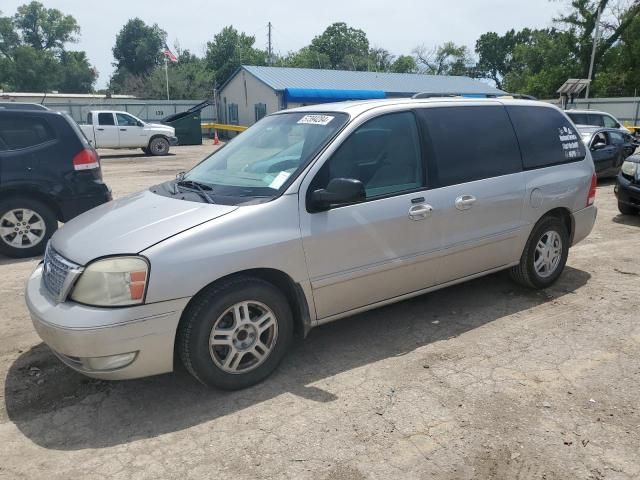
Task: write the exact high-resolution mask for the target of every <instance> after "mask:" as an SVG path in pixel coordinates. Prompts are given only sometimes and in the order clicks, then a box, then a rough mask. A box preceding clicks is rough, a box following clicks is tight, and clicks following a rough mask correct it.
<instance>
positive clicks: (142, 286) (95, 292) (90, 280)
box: [71, 257, 149, 307]
mask: <svg viewBox="0 0 640 480" xmlns="http://www.w3.org/2000/svg"><path fill="white" fill-rule="evenodd" d="M148 278H149V264H148V263H147V261H146V260H145V259H144V258H142V257H111V258H105V259H103V260H98V261H95V262H93V263H90V264H89V266H87V268H85V269H84V271H83V272H82V274H81V275H80V278H79V279H78V282H77V283H76V286H75V287H74V288H73V291H72V292H71V300H74V301H76V302H79V303H84V304H86V305H93V306H96V307H120V306H124V305H139V304H141V303H142V302H143V301H144V294H145V291H146V289H147V280H148Z"/></svg>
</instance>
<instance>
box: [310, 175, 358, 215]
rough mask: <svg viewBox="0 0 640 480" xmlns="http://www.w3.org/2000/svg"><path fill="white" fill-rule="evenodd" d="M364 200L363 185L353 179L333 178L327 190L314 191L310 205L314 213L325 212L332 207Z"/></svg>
mask: <svg viewBox="0 0 640 480" xmlns="http://www.w3.org/2000/svg"><path fill="white" fill-rule="evenodd" d="M365 198H366V194H365V191H364V185H363V184H362V182H361V181H360V180H356V179H355V178H333V179H331V181H329V184H328V185H327V188H320V189H318V190H315V191H314V192H313V194H312V195H311V203H312V206H313V208H314V210H316V211H321V210H326V209H328V208H329V207H331V206H333V205H343V204H346V203H355V202H361V201H363V200H364V199H365Z"/></svg>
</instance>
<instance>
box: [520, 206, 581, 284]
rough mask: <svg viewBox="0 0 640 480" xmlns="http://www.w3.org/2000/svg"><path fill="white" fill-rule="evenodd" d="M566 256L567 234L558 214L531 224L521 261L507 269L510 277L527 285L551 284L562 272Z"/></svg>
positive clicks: (567, 249) (567, 250)
mask: <svg viewBox="0 0 640 480" xmlns="http://www.w3.org/2000/svg"><path fill="white" fill-rule="evenodd" d="M568 256H569V234H568V232H567V228H566V226H565V225H564V223H563V222H562V220H560V219H559V218H557V217H552V216H548V217H544V218H542V219H541V220H540V221H539V222H538V223H537V224H536V226H535V227H534V228H533V231H532V232H531V235H529V239H528V240H527V244H526V245H525V247H524V251H523V252H522V256H521V257H520V263H519V264H518V265H516V266H515V267H512V268H511V270H510V271H509V274H510V276H511V278H512V279H513V280H514V281H515V282H517V283H519V284H520V285H523V286H525V287H529V288H535V289H542V288H547V287H549V286H551V285H553V284H554V283H555V282H556V280H558V278H559V277H560V275H561V274H562V271H563V270H564V266H565V264H566V263H567V257H568Z"/></svg>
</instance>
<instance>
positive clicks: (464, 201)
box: [455, 195, 476, 210]
mask: <svg viewBox="0 0 640 480" xmlns="http://www.w3.org/2000/svg"><path fill="white" fill-rule="evenodd" d="M455 203H456V208H457V209H458V210H469V209H470V208H471V207H473V204H474V203H476V197H474V196H473V195H461V196H459V197H458V198H456V202H455Z"/></svg>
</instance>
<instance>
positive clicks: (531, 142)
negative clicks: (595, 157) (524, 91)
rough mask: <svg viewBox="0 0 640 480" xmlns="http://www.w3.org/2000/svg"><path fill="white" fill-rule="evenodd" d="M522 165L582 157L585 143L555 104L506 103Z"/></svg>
mask: <svg viewBox="0 0 640 480" xmlns="http://www.w3.org/2000/svg"><path fill="white" fill-rule="evenodd" d="M507 112H509V116H510V117H511V121H512V122H513V126H514V127H515V130H516V135H517V137H518V142H519V143H520V150H521V152H522V163H523V164H524V168H525V169H532V168H543V167H548V166H550V165H558V164H561V163H568V162H575V161H579V160H582V159H583V158H584V157H585V155H586V152H585V147H584V143H583V142H582V139H581V138H580V135H579V134H578V132H576V130H575V128H574V127H573V124H572V123H571V122H570V121H569V120H567V118H566V117H565V116H564V115H563V114H562V113H560V112H559V111H558V110H556V109H554V108H551V107H549V108H547V107H529V106H524V105H522V106H520V105H517V106H516V105H514V106H508V107H507Z"/></svg>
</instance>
